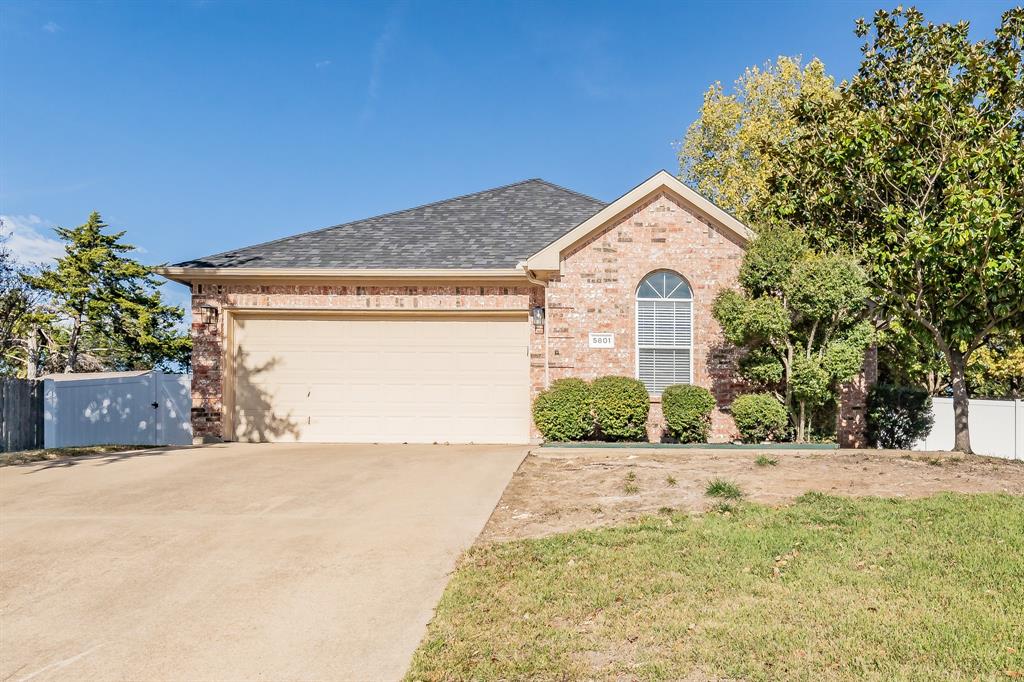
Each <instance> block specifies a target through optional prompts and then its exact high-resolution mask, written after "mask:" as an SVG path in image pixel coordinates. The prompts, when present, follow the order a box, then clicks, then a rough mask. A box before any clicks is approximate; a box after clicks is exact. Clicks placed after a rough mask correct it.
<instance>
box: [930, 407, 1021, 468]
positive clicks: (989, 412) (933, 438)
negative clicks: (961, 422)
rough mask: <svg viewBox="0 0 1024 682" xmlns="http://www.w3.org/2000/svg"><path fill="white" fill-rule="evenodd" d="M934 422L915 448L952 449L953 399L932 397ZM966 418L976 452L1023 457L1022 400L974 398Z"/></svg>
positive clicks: (1016, 457) (997, 455)
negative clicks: (928, 432)
mask: <svg viewBox="0 0 1024 682" xmlns="http://www.w3.org/2000/svg"><path fill="white" fill-rule="evenodd" d="M932 412H933V413H934V415H935V425H934V426H933V427H932V432H931V433H930V434H928V437H927V438H925V439H924V440H922V441H920V442H918V443H916V444H915V445H914V449H915V450H952V449H953V399H952V398H932ZM967 414H968V419H969V420H970V426H971V449H972V450H974V451H975V452H976V453H978V454H979V455H992V456H994V457H1005V458H1007V459H1024V401H1022V400H974V399H972V400H971V402H970V409H969V411H968V413H967Z"/></svg>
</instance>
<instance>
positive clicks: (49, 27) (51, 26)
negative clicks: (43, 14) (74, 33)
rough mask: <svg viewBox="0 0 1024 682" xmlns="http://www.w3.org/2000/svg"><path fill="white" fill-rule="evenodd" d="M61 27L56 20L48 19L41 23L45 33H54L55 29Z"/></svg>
mask: <svg viewBox="0 0 1024 682" xmlns="http://www.w3.org/2000/svg"><path fill="white" fill-rule="evenodd" d="M61 28H62V27H61V25H60V24H58V23H57V22H56V21H48V22H46V23H45V24H43V30H44V31H46V32H47V33H56V32H57V31H59V30H61Z"/></svg>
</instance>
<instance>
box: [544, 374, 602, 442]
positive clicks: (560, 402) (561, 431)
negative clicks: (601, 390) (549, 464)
mask: <svg viewBox="0 0 1024 682" xmlns="http://www.w3.org/2000/svg"><path fill="white" fill-rule="evenodd" d="M533 423H534V424H536V425H537V429H538V430H539V431H540V432H541V434H543V436H544V439H545V440H549V441H569V440H583V439H584V438H587V437H589V436H590V435H591V434H592V433H593V431H594V418H593V415H592V412H591V391H590V386H589V385H588V384H587V382H585V381H583V380H582V379H558V380H556V381H553V382H551V387H550V388H549V389H547V390H546V391H543V392H542V393H541V394H540V395H538V396H537V399H536V400H534V401H533Z"/></svg>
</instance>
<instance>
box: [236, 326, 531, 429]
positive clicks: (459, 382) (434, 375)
mask: <svg viewBox="0 0 1024 682" xmlns="http://www.w3.org/2000/svg"><path fill="white" fill-rule="evenodd" d="M233 334H234V338H233V349H234V353H235V361H234V364H235V401H234V402H235V410H234V416H235V426H236V429H235V433H236V437H237V438H238V439H240V440H283V441H290V440H299V441H308V442H316V441H320V442H346V441H347V442H482V443H483V442H494V443H500V442H508V443H516V442H526V441H527V439H528V436H529V395H528V393H529V389H528V387H529V376H528V372H529V357H528V353H527V345H528V343H529V327H528V323H527V322H526V320H525V319H524V318H519V319H512V318H490V319H481V318H468V317H466V318H461V319H459V318H452V317H449V318H444V319H437V318H388V319H374V318H362V319H356V318H348V319H345V318H330V317H318V318H313V319H302V318H294V317H292V318H288V317H278V318H274V317H265V318H262V317H251V318H245V317H243V318H238V319H237V320H236V325H235V327H234V330H233Z"/></svg>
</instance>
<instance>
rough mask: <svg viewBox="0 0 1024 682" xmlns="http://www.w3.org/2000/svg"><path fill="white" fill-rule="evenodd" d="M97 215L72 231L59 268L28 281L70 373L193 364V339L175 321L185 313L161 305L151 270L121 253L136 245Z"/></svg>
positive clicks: (63, 234)
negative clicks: (42, 300) (42, 299)
mask: <svg viewBox="0 0 1024 682" xmlns="http://www.w3.org/2000/svg"><path fill="white" fill-rule="evenodd" d="M106 227H107V225H106V224H105V223H104V222H103V220H102V218H100V214H99V213H95V212H94V213H92V215H90V216H89V220H88V221H87V222H86V223H85V224H84V225H80V226H79V227H76V228H74V229H66V228H57V230H56V231H57V234H58V236H59V237H60V238H61V239H62V240H64V241H65V242H67V244H66V246H65V249H66V255H65V256H63V257H61V258H58V259H57V262H56V265H55V266H54V267H52V268H50V269H46V270H42V271H41V272H39V273H38V274H35V275H25V276H24V279H25V281H26V282H28V283H29V284H30V285H31V286H32V287H33V288H34V289H36V290H37V291H39V292H42V293H43V294H44V295H45V296H47V298H48V304H47V308H48V310H49V312H50V313H51V315H52V316H53V318H54V320H55V324H54V326H53V330H54V336H53V339H52V343H53V345H54V346H56V347H57V348H59V349H60V351H59V352H60V356H61V357H62V359H63V370H64V371H65V372H75V371H80V370H81V369H83V368H87V369H116V370H122V369H150V368H152V367H167V366H169V365H174V364H179V365H184V364H187V363H188V355H189V350H190V347H191V344H190V340H189V338H188V336H187V335H186V334H184V333H183V332H182V331H181V330H180V329H178V325H179V323H180V322H181V320H182V318H183V316H184V311H183V310H182V309H181V308H180V307H178V306H169V305H166V304H165V303H164V302H163V299H162V297H161V295H160V291H159V289H158V287H159V286H160V284H161V283H160V282H159V281H158V280H157V279H156V278H155V277H154V276H153V274H152V273H151V271H150V269H149V268H148V267H146V266H144V265H142V264H140V263H138V262H137V261H135V260H132V259H131V258H128V257H126V256H125V255H123V254H126V253H129V252H131V251H133V250H134V248H135V247H133V246H131V245H129V244H125V243H123V242H122V241H121V238H122V237H123V236H124V232H114V233H111V234H108V233H105V232H104V231H103V230H104V228H106Z"/></svg>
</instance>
